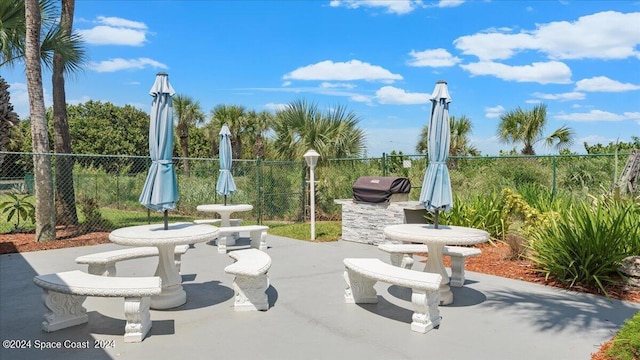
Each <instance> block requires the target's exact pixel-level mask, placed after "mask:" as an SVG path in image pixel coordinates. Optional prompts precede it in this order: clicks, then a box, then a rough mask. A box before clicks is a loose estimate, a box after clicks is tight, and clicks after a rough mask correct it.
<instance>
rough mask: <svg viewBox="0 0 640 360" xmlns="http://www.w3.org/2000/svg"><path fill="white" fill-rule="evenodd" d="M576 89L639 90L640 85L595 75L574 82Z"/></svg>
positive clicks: (603, 90)
mask: <svg viewBox="0 0 640 360" xmlns="http://www.w3.org/2000/svg"><path fill="white" fill-rule="evenodd" d="M576 90H578V91H601V92H624V91H632V90H640V85H634V84H629V83H621V82H619V81H615V80H611V79H609V78H608V77H605V76H596V77H592V78H590V79H582V80H580V81H578V82H576Z"/></svg>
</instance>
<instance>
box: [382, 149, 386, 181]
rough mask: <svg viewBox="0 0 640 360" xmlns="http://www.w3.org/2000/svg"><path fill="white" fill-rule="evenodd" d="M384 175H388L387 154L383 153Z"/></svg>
mask: <svg viewBox="0 0 640 360" xmlns="http://www.w3.org/2000/svg"><path fill="white" fill-rule="evenodd" d="M382 176H387V154H386V153H382Z"/></svg>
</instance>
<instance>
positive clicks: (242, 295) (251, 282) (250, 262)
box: [224, 249, 271, 311]
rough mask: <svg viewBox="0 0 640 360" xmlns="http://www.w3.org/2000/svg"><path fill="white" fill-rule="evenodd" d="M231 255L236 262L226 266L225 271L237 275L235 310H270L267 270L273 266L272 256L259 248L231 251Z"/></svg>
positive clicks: (234, 282)
mask: <svg viewBox="0 0 640 360" xmlns="http://www.w3.org/2000/svg"><path fill="white" fill-rule="evenodd" d="M229 256H230V257H231V258H232V259H233V260H235V262H234V263H233V264H231V265H229V266H227V267H226V268H224V272H225V273H227V274H230V275H235V278H234V279H233V290H234V291H235V301H234V304H233V308H234V310H236V311H246V310H268V309H269V299H268V296H267V292H266V291H267V288H268V287H269V277H268V276H267V271H269V268H270V267H271V257H270V256H269V255H267V254H266V253H264V252H262V251H260V250H258V249H247V250H236V251H231V252H229Z"/></svg>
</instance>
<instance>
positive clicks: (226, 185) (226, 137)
mask: <svg viewBox="0 0 640 360" xmlns="http://www.w3.org/2000/svg"><path fill="white" fill-rule="evenodd" d="M218 155H219V156H220V175H219V176H218V183H217V184H216V192H217V193H218V194H220V195H223V196H224V204H225V205H227V195H231V194H233V193H234V192H235V191H236V183H235V182H234V181H233V176H232V175H231V163H232V160H233V159H232V152H231V131H229V127H228V126H227V124H224V125H222V129H220V153H219V154H218Z"/></svg>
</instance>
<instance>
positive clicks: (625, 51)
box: [534, 11, 640, 59]
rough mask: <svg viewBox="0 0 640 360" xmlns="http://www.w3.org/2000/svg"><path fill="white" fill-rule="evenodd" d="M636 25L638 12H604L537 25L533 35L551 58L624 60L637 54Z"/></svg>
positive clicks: (540, 47)
mask: <svg viewBox="0 0 640 360" xmlns="http://www.w3.org/2000/svg"><path fill="white" fill-rule="evenodd" d="M638 24H640V12H635V13H628V14H623V13H619V12H616V11H605V12H600V13H596V14H592V15H587V16H582V17H580V18H578V20H577V21H575V22H568V21H557V22H552V23H549V24H543V25H540V26H538V29H537V30H536V31H535V32H534V35H535V37H536V38H537V39H538V42H539V49H540V50H542V51H544V52H546V53H548V54H549V56H550V57H551V58H555V59H585V58H592V59H625V58H628V57H631V56H637V54H638V51H637V50H636V49H635V48H636V47H637V46H638V45H639V44H640V36H638Z"/></svg>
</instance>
